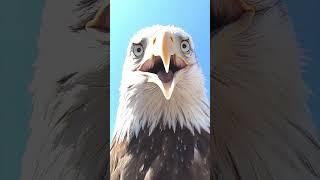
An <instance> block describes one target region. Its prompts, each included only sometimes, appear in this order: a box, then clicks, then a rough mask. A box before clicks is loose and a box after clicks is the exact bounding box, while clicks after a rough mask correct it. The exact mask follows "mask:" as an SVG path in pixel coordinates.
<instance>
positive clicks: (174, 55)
mask: <svg viewBox="0 0 320 180" xmlns="http://www.w3.org/2000/svg"><path fill="white" fill-rule="evenodd" d="M150 44H151V45H150V46H151V48H150V49H149V51H146V54H145V57H146V58H145V60H144V62H143V63H142V65H141V66H140V67H139V70H140V71H143V72H146V73H147V74H148V82H153V83H155V84H157V85H158V86H159V87H160V89H161V91H162V93H163V95H164V97H165V98H166V99H167V100H169V99H170V98H171V96H172V93H173V90H174V87H175V85H176V83H177V81H178V80H179V78H180V76H181V74H179V73H175V72H176V71H178V70H180V69H183V68H185V67H186V66H187V65H188V63H187V61H186V60H185V59H184V58H182V57H181V56H179V55H178V54H179V53H178V52H177V50H176V48H175V41H174V38H173V34H172V33H171V32H168V31H161V32H158V33H157V34H155V36H154V37H153V38H151V39H150ZM161 62H162V63H161ZM159 63H161V64H163V66H164V71H157V70H156V72H154V71H155V70H154V69H153V68H154V67H156V66H157V65H158V64H159ZM170 65H172V66H173V67H171V68H170ZM152 69H153V71H152Z"/></svg>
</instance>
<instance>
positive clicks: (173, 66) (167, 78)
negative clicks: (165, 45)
mask: <svg viewBox="0 0 320 180" xmlns="http://www.w3.org/2000/svg"><path fill="white" fill-rule="evenodd" d="M178 61H179V62H178ZM180 61H181V60H178V59H176V57H175V56H174V55H172V56H171V58H170V66H169V72H168V73H167V72H166V71H165V69H164V64H163V62H162V59H161V57H160V56H155V57H154V59H153V60H148V61H146V62H145V63H144V64H143V65H142V66H141V68H140V71H142V72H149V73H153V74H157V75H158V78H159V79H160V80H161V81H162V82H163V83H168V82H171V81H172V80H173V77H174V74H175V73H176V72H178V71H179V70H181V69H183V68H184V67H185V66H186V64H185V63H184V62H180Z"/></svg>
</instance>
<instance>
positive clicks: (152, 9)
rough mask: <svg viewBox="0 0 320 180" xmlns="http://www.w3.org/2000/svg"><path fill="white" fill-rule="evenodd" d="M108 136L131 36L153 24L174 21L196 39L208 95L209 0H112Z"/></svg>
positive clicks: (196, 47) (170, 23)
mask: <svg viewBox="0 0 320 180" xmlns="http://www.w3.org/2000/svg"><path fill="white" fill-rule="evenodd" d="M110 11H111V12H110V14H111V21H110V23H111V29H110V31H111V37H110V42H111V47H110V52H111V65H110V86H111V87H110V96H111V98H110V136H112V135H113V128H114V125H115V120H116V113H117V108H118V101H119V86H120V81H121V73H122V65H123V62H124V58H125V55H126V50H127V46H128V42H129V40H130V38H131V37H132V36H133V35H134V34H135V33H136V32H137V31H138V30H140V29H142V28H144V27H147V26H152V25H155V24H161V25H175V26H178V27H181V28H182V29H184V30H185V31H186V32H188V33H189V34H190V35H191V36H192V38H193V41H194V43H195V49H196V53H197V57H198V61H199V62H200V65H201V67H202V70H203V72H204V74H205V77H206V88H207V95H208V97H209V90H210V89H209V88H210V82H209V76H210V66H209V65H210V52H209V50H210V40H209V39H210V17H209V16H210V1H209V0H201V1H194V0H193V1H192V0H175V1H174V0H161V1H151V0H135V1H132V0H111V10H110Z"/></svg>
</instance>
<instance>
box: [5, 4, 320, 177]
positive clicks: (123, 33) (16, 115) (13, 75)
mask: <svg viewBox="0 0 320 180" xmlns="http://www.w3.org/2000/svg"><path fill="white" fill-rule="evenodd" d="M111 4H112V5H111V15H112V17H111V33H112V35H111V43H112V46H111V85H112V86H111V89H110V92H111V109H110V110H111V118H110V120H111V121H110V127H111V129H110V130H111V133H112V131H113V128H112V127H113V125H114V121H115V114H116V109H117V106H118V97H119V94H118V88H119V84H120V80H121V69H122V64H123V61H124V57H125V53H126V48H127V45H128V41H129V39H130V37H131V36H132V35H134V34H135V32H136V31H138V30H139V29H141V28H143V27H145V26H150V25H153V24H174V25H177V26H180V27H182V28H183V29H185V30H186V31H187V32H188V33H190V34H191V36H192V37H193V39H194V41H195V45H196V51H197V55H198V58H199V60H200V63H201V66H202V68H203V70H204V73H205V75H206V77H209V74H208V73H209V66H208V64H209V62H208V61H209V54H208V52H209V50H208V48H209V44H208V43H209V24H208V22H209V2H208V0H205V1H191V0H188V1H187V0H184V1H170V0H162V1H157V3H156V2H155V1H147V0H136V1H130V0H111ZM43 5H44V0H34V1H32V3H30V2H29V1H24V0H13V1H5V2H2V4H1V11H0V27H1V28H0V82H1V84H0V87H1V93H0V123H1V124H0V180H18V179H19V176H20V166H21V165H20V161H21V158H22V155H23V152H24V150H25V144H26V140H27V137H28V133H29V132H30V130H29V129H28V121H29V119H30V115H31V110H32V102H31V98H32V95H31V94H30V93H29V91H28V86H29V84H30V83H31V80H32V77H33V67H32V65H33V63H34V62H35V60H36V57H37V38H38V34H39V30H40V29H39V28H40V25H41V11H42V7H43ZM319 7H320V1H319V0H308V1H301V0H290V1H288V8H289V14H290V15H291V16H292V20H293V23H294V27H295V31H296V32H297V38H298V41H299V44H300V47H301V48H303V49H304V52H305V56H306V57H308V60H306V66H305V67H304V73H303V76H304V79H305V81H306V83H307V85H308V86H309V88H310V89H311V90H312V91H313V94H312V96H311V97H310V100H309V104H310V107H311V110H312V113H313V116H314V120H315V122H316V124H317V125H318V127H320V111H319V107H320V83H319V81H320V50H319V40H320V35H319V33H320V24H319V23H318V19H319V16H320V15H319V11H318V8H319ZM207 80H208V78H207ZM206 86H207V88H208V90H209V82H208V81H207V84H206Z"/></svg>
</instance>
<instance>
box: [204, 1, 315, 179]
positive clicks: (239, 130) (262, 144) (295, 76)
mask: <svg viewBox="0 0 320 180" xmlns="http://www.w3.org/2000/svg"><path fill="white" fill-rule="evenodd" d="M211 5H212V7H211V8H212V9H211V13H212V14H211V16H212V18H211V19H212V23H211V25H212V32H211V56H212V61H211V63H212V66H211V67H212V68H211V78H212V79H211V84H212V86H213V88H211V89H212V90H211V94H212V97H213V102H214V103H213V104H212V106H213V108H212V112H211V117H212V121H211V122H212V124H211V132H212V133H211V148H210V149H211V157H212V158H211V167H212V169H211V170H212V171H211V174H212V179H224V180H236V179H245V180H248V179H266V180H269V179H277V180H278V179H279V180H313V179H314V180H315V179H320V143H319V140H318V136H317V133H316V130H315V128H314V126H313V124H312V121H311V115H310V112H309V109H308V106H307V97H308V90H307V88H306V86H305V84H304V82H303V79H302V75H301V64H302V62H301V60H302V57H303V55H302V53H301V50H300V49H299V48H298V46H297V42H296V40H295V34H294V32H293V27H292V25H291V22H290V18H289V16H288V11H287V8H286V7H285V4H284V2H282V1H281V0H263V1H261V0H214V1H213V3H211Z"/></svg>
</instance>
